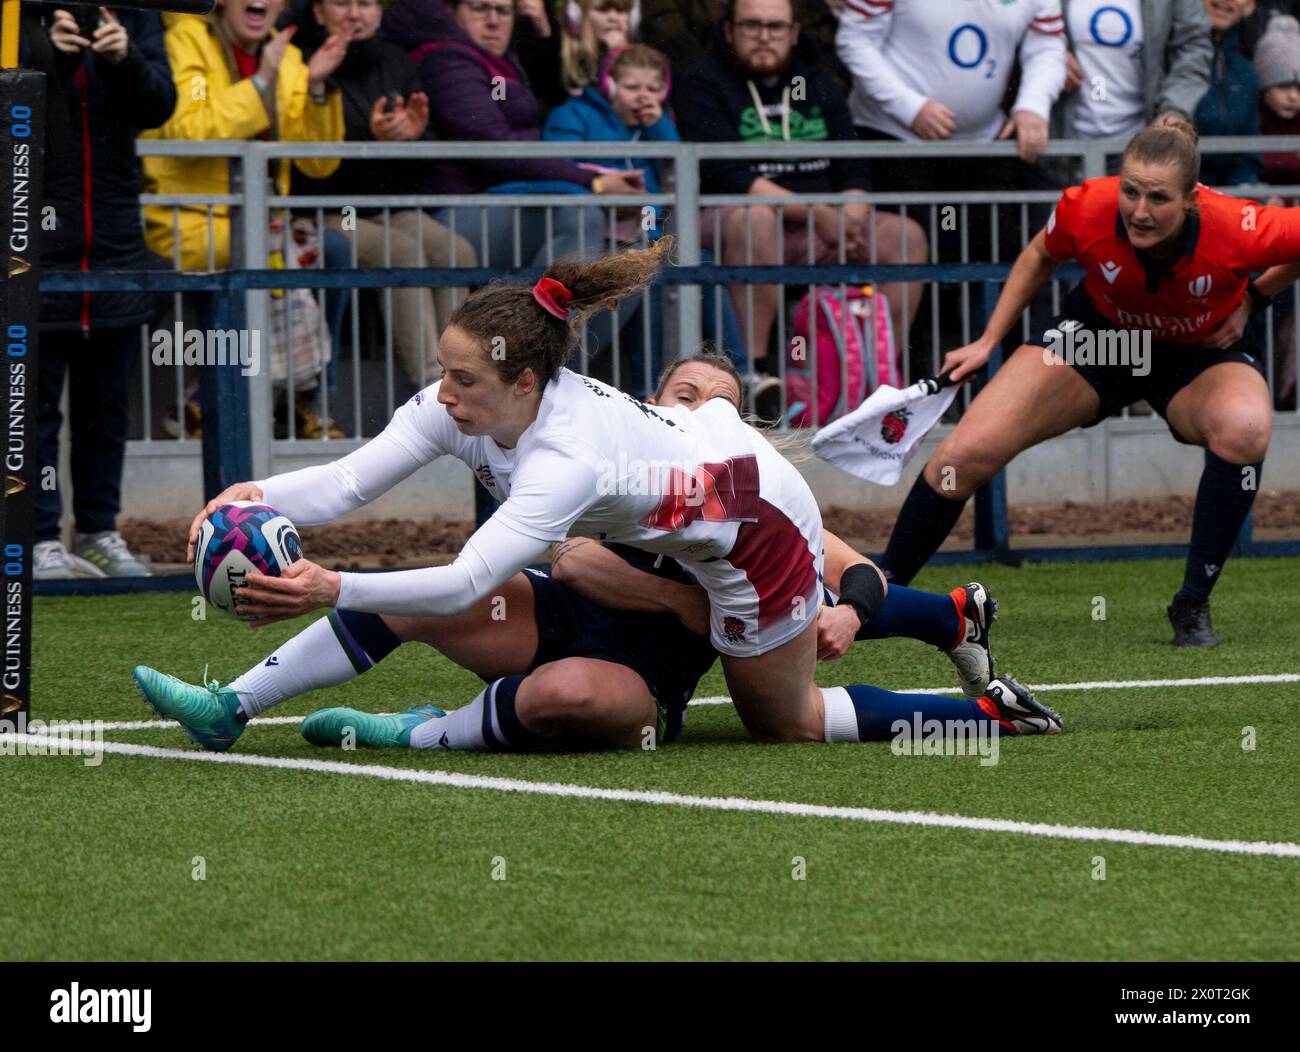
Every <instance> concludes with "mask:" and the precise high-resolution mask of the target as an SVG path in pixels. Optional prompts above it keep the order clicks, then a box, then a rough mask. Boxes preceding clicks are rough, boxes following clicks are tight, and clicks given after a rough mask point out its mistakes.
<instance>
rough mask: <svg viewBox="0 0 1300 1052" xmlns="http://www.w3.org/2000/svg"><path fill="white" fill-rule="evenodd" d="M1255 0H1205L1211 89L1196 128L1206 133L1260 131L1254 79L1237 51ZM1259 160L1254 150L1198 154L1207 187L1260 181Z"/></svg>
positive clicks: (1199, 110) (1200, 106)
mask: <svg viewBox="0 0 1300 1052" xmlns="http://www.w3.org/2000/svg"><path fill="white" fill-rule="evenodd" d="M1253 4H1254V0H1205V14H1206V16H1207V17H1208V18H1209V20H1210V41H1211V43H1212V44H1213V45H1214V58H1213V60H1212V61H1211V63H1210V87H1209V90H1208V91H1207V92H1206V93H1205V95H1204V96H1203V97H1202V98H1201V101H1200V102H1199V103H1198V104H1197V106H1196V114H1195V122H1196V130H1197V131H1198V132H1199V133H1200V134H1201V135H1202V136H1203V137H1204V136H1207V135H1258V134H1259V78H1258V77H1256V76H1255V67H1254V66H1252V65H1251V62H1250V59H1248V58H1247V57H1246V56H1245V55H1243V54H1242V53H1241V51H1240V45H1241V21H1242V18H1243V17H1244V16H1245V14H1246V12H1247V10H1248V9H1249V8H1250V7H1251V6H1252V5H1253ZM1262 166H1263V161H1262V160H1261V159H1260V156H1259V154H1257V153H1207V154H1205V155H1204V156H1203V157H1202V158H1201V182H1203V183H1204V184H1205V185H1206V186H1214V187H1228V186H1242V185H1246V184H1249V183H1258V182H1259V173H1260V169H1261V167H1262Z"/></svg>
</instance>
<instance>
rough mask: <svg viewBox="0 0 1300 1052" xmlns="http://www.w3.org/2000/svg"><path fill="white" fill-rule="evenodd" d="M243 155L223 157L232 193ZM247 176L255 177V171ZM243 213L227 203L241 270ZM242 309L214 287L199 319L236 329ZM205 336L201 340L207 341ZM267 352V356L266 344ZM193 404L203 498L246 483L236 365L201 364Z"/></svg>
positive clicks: (249, 460)
mask: <svg viewBox="0 0 1300 1052" xmlns="http://www.w3.org/2000/svg"><path fill="white" fill-rule="evenodd" d="M247 156H248V155H247V154H245V155H244V157H243V158H241V159H238V160H237V159H235V158H231V160H230V162H229V163H230V172H231V175H230V186H231V192H232V193H238V192H239V190H238V189H237V187H240V186H242V185H245V183H246V182H247V181H248V175H249V173H248V172H247V171H245V167H246V165H245V163H243V162H245V161H246V160H247ZM253 178H254V179H256V178H257V174H256V173H254V174H253ZM246 203H247V202H245V204H246ZM243 212H244V209H238V208H232V209H230V214H229V216H228V218H227V224H228V226H229V231H230V233H229V237H230V266H231V268H232V269H235V270H246V269H247V268H248V265H249V262H250V261H249V260H247V259H246V258H245V254H244V245H243V242H244V238H243V236H242V234H243V230H242V224H243ZM214 236H215V235H214ZM252 262H253V263H254V265H255V266H259V267H260V266H265V262H264V261H261V260H257V261H252ZM244 308H245V303H244V293H243V292H236V291H233V290H232V291H229V292H214V293H212V294H211V295H210V297H209V300H208V310H207V311H206V312H205V315H206V316H205V317H204V319H203V322H202V323H203V324H204V325H205V326H206V327H207V328H208V330H209V332H211V331H214V330H221V329H234V330H236V332H239V331H241V330H243V329H245V328H247V326H248V319H247V314H246V311H245V309H244ZM206 336H207V334H205V343H206V344H207V346H212V342H211V340H210V339H206ZM238 345H239V344H238V341H237V342H236V346H238ZM267 352H268V355H269V348H268V349H267ZM199 405H200V409H201V411H202V414H203V499H204V500H205V501H209V500H211V499H212V498H213V497H215V496H216V495H217V494H218V493H220V492H221V491H222V490H223V489H225V488H226V487H227V486H230V485H232V484H234V483H236V482H247V481H248V480H249V479H251V478H252V477H253V446H252V439H251V427H250V424H251V414H250V411H249V410H250V405H249V390H248V377H246V376H244V374H243V370H242V369H232V368H230V367H229V366H223V365H215V364H209V365H205V366H202V367H201V368H200V369H199Z"/></svg>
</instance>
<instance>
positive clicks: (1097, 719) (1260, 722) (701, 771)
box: [0, 560, 1300, 960]
mask: <svg viewBox="0 0 1300 1052" xmlns="http://www.w3.org/2000/svg"><path fill="white" fill-rule="evenodd" d="M972 575H976V576H978V577H979V578H980V579H981V580H983V581H984V582H985V583H987V584H988V585H989V586H990V588H991V589H992V590H993V592H994V594H995V595H997V596H998V597H999V598H1000V600H1001V603H1002V610H1003V617H1002V619H1001V620H1000V621H999V623H998V625H997V627H996V628H995V633H994V644H995V653H996V654H997V657H998V662H999V668H1000V669H1001V670H1004V671H1010V672H1012V673H1014V674H1015V675H1016V676H1017V677H1018V678H1019V679H1021V681H1022V682H1028V683H1074V682H1089V681H1113V680H1131V679H1166V678H1199V677H1205V676H1241V675H1252V674H1275V673H1294V672H1297V671H1300V661H1298V660H1297V655H1296V648H1297V643H1298V642H1300V636H1298V635H1297V632H1296V630H1295V623H1296V609H1295V600H1294V596H1295V595H1296V594H1298V593H1300V562H1297V561H1296V560H1240V561H1237V562H1234V563H1233V564H1232V566H1231V568H1230V571H1229V572H1228V574H1227V575H1226V576H1225V580H1224V582H1223V584H1222V585H1221V586H1220V588H1219V589H1218V591H1217V592H1216V595H1215V600H1214V617H1215V624H1216V628H1217V630H1218V632H1219V635H1220V637H1221V638H1222V640H1223V646H1221V647H1219V648H1218V649H1216V650H1213V651H1185V650H1176V649H1175V648H1173V647H1172V646H1170V645H1169V636H1170V630H1169V627H1168V623H1167V621H1166V620H1165V617H1164V605H1165V604H1166V603H1167V602H1168V597H1169V596H1170V595H1171V594H1172V593H1173V591H1174V590H1175V588H1176V587H1177V584H1178V580H1179V577H1180V575H1181V567H1180V566H1179V565H1178V564H1176V563H1174V562H1171V561H1160V562H1146V563H1113V564H1075V565H1063V564H1053V565H1030V566H1026V567H1023V568H1021V569H1018V570H1012V569H1007V568H1003V567H980V568H978V569H977V570H976V569H973V568H962V569H957V570H931V571H927V572H926V573H925V575H924V576H923V577H922V578H921V579H920V580H919V581H918V582H917V586H918V587H923V588H933V589H942V590H945V591H946V590H947V589H948V588H949V587H951V586H952V585H953V584H957V583H963V582H964V581H965V580H967V579H969V577H970V576H972ZM1097 597H1101V598H1103V599H1104V600H1105V612H1106V618H1105V620H1095V619H1094V616H1093V614H1094V610H1095V609H1097V608H1098V607H1097V604H1096V602H1095V600H1096V598H1097ZM191 609H192V607H191V604H190V597H189V596H187V595H180V594H177V595H150V596H136V597H120V598H104V599H42V600H40V601H38V603H37V630H36V631H37V634H36V648H35V658H34V659H35V666H36V675H35V687H34V699H35V700H34V708H35V715H37V716H39V717H41V718H44V719H70V718H79V719H102V720H108V721H120V720H142V719H149V718H151V717H152V714H151V713H150V712H149V711H148V710H147V709H146V708H145V707H144V706H143V705H142V704H141V703H140V701H139V698H138V695H137V694H136V692H135V689H134V687H133V685H132V683H131V679H130V668H131V666H132V665H134V664H137V663H146V664H151V665H153V666H155V667H157V668H161V669H162V670H164V671H167V672H172V673H175V674H177V675H181V676H182V677H184V678H188V679H191V680H197V679H198V677H199V675H200V673H201V671H202V668H203V665H204V664H205V663H206V664H208V665H209V672H210V675H212V676H214V677H216V678H219V679H220V680H221V681H222V682H225V681H227V680H229V679H232V678H234V676H235V675H237V674H238V673H240V672H242V671H243V670H244V669H245V668H246V667H248V665H250V664H252V663H253V661H254V660H256V659H257V658H258V657H259V656H261V655H264V654H265V653H267V652H269V651H270V650H272V649H273V648H274V647H275V646H276V645H278V643H280V642H281V641H282V640H283V639H285V638H287V637H288V636H289V635H290V634H292V632H293V631H294V630H295V628H297V627H300V626H296V625H295V626H290V627H285V626H274V627H272V628H268V629H263V630H259V631H256V632H251V633H250V630H249V629H248V628H247V627H245V626H243V625H239V624H236V623H235V622H233V621H226V620H223V619H219V618H216V617H215V616H214V617H212V618H209V620H207V621H194V620H192V619H191V615H190V611H191ZM819 681H820V682H822V683H823V684H825V685H832V684H848V683H875V684H878V685H880V686H885V687H890V688H912V687H940V686H944V685H946V684H949V683H951V682H952V681H953V679H952V672H951V666H950V665H949V664H948V662H947V660H946V659H945V658H944V657H943V656H942V655H940V654H938V653H937V652H936V651H934V650H933V649H932V648H929V647H926V646H924V645H922V644H919V643H915V642H911V641H906V640H887V641H882V642H876V643H863V644H858V645H856V646H855V647H854V648H853V649H852V650H851V651H850V653H849V655H848V656H847V657H846V658H845V659H844V660H842V661H839V662H833V663H828V664H825V665H823V666H821V669H820V672H819ZM478 689H479V683H478V680H477V679H476V678H475V677H474V676H472V675H470V674H469V673H466V672H464V671H461V670H458V669H456V668H455V667H454V666H452V665H450V663H449V662H447V661H446V660H445V659H443V658H441V657H440V656H438V655H436V654H434V653H433V652H432V651H431V650H429V649H427V648H423V647H420V646H418V645H408V646H406V647H403V648H401V649H400V650H399V651H398V652H397V653H395V654H394V655H393V656H392V657H390V658H389V659H388V660H386V661H385V662H384V663H383V664H382V665H380V666H379V667H378V668H376V669H375V670H373V671H372V672H370V673H368V674H366V675H365V676H363V677H361V678H359V679H358V680H356V681H354V682H352V683H350V684H348V685H347V686H345V687H341V688H336V689H335V690H332V691H323V692H318V693H316V694H313V695H308V696H306V697H304V698H300V699H295V700H293V701H291V702H288V703H286V704H285V705H282V706H280V707H278V708H277V709H275V710H274V712H273V713H271V715H274V716H282V715H300V714H303V713H306V712H309V711H311V710H312V709H314V708H318V707H321V706H324V705H332V704H347V705H353V706H355V707H358V708H362V709H367V710H371V711H394V710H395V709H399V708H403V707H406V706H407V705H409V704H413V703H416V702H423V701H434V702H436V703H438V704H441V705H444V706H446V707H455V706H458V705H461V704H464V703H465V702H467V701H468V700H470V698H472V697H473V695H474V694H475V693H476V692H477V690H478ZM723 693H725V686H724V684H723V682H722V678H721V675H720V674H719V672H718V670H717V669H716V668H715V670H714V671H713V672H711V673H710V674H709V676H708V677H707V678H706V679H705V681H704V682H703V683H702V684H701V686H700V690H699V692H698V694H699V695H700V696H709V695H719V694H723ZM1041 697H1042V699H1043V700H1044V701H1046V702H1047V703H1048V704H1050V705H1052V706H1053V707H1054V708H1057V709H1058V710H1059V711H1060V712H1061V713H1062V714H1063V716H1064V717H1065V720H1066V726H1067V729H1068V733H1067V734H1065V735H1062V736H1059V737H1056V738H1028V739H1019V740H1009V739H1003V741H1002V743H1001V751H1000V757H999V763H998V764H997V765H996V766H981V765H980V764H979V762H978V759H977V758H975V757H943V756H938V757H935V756H931V757H926V756H896V755H894V754H893V753H892V752H891V750H890V747H889V744H888V743H872V744H865V745H854V744H845V745H833V746H831V745H819V744H809V745H798V746H759V745H755V744H753V743H751V742H750V741H749V740H748V739H747V737H746V735H745V733H744V730H743V728H742V727H741V725H740V722H739V720H738V719H737V718H736V715H735V712H734V710H733V709H732V708H731V707H730V706H728V705H707V706H697V707H693V708H692V710H691V712H690V716H689V720H688V722H687V726H686V730H685V731H684V732H683V735H682V737H681V738H680V739H679V741H677V742H675V743H673V744H671V745H667V746H662V747H661V748H659V749H657V750H655V751H652V752H643V751H640V750H635V751H628V752H617V753H615V752H608V753H583V754H571V755H549V756H521V755H507V754H469V753H446V752H436V753H423V752H419V753H416V752H399V751H396V750H385V751H365V750H360V751H356V752H340V751H337V750H329V751H325V750H319V749H315V748H313V747H312V746H310V745H308V744H307V743H306V742H305V741H303V739H302V738H301V737H300V736H299V735H298V732H297V727H296V726H294V725H271V726H256V725H254V726H253V727H251V728H250V729H249V730H248V731H247V732H246V733H245V735H244V736H243V737H242V738H241V739H240V741H239V743H238V745H237V747H236V754H237V755H247V756H267V757H291V758H311V759H322V758H323V759H329V760H334V761H342V762H346V763H350V764H358V765H364V764H379V765H383V766H385V767H390V768H407V769H416V770H423V771H448V772H461V773H464V774H468V775H478V776H489V777H502V778H512V779H521V780H526V781H531V782H554V783H567V784H571V785H580V786H593V787H602V788H611V789H636V790H658V791H663V792H666V793H673V794H680V795H690V796H729V797H746V798H751V799H757V800H771V801H791V802H801V803H811V804H826V805H841V806H847V807H856V808H879V809H885V810H891V811H933V812H938V813H941V814H955V815H964V816H968V817H981V818H1002V819H1015V820H1020V821H1031V822H1044V823H1058V824H1063V825H1071V826H1088V827H1108V828H1120V829H1130V830H1143V831H1147V832H1154V833H1164V834H1176V835H1185V836H1200V837H1207V838H1212V839H1218V840H1247V841H1283V842H1289V843H1296V842H1300V776H1298V759H1300V731H1298V730H1297V727H1296V723H1297V720H1296V717H1297V715H1298V714H1300V704H1298V700H1300V684H1297V683H1282V684H1240V685H1233V686H1208V685H1198V686H1173V687H1155V688H1153V687H1147V688H1139V689H1119V690H1104V689H1074V690H1069V691H1057V692H1051V693H1044V694H1042V695H1041ZM1246 728H1251V730H1249V731H1247V730H1246ZM1247 735H1250V736H1253V738H1254V742H1255V748H1254V749H1252V750H1245V749H1243V748H1242V742H1243V738H1244V737H1245V736H1247ZM106 737H107V738H108V739H109V740H110V741H115V742H128V743H136V744H146V745H151V746H159V747H164V748H168V749H183V750H187V751H189V750H192V746H190V744H189V741H188V739H187V738H186V737H185V736H184V734H183V733H182V732H181V731H179V730H178V729H173V728H166V729H161V730H158V729H154V730H130V731H128V730H120V731H112V732H109V733H108V734H107V735H106ZM0 791H2V792H3V793H4V794H5V798H6V799H7V800H9V801H11V815H12V816H13V817H14V818H15V819H18V820H19V821H18V822H17V824H16V826H15V825H11V829H10V831H9V835H7V836H6V837H5V838H4V839H3V841H0V872H3V873H4V875H5V877H6V881H7V883H8V885H9V886H10V887H14V886H17V885H21V887H22V888H23V894H22V895H10V896H6V897H5V898H4V901H3V904H2V905H0V932H3V935H0V956H3V957H5V958H20V959H69V958H100V959H141V958H143V959H151V958H163V959H209V958H212V959H250V958H251V959H315V958H343V959H354V958H360V959H388V958H433V959H480V958H482V959H537V958H545V959H554V958H559V959H606V958H672V959H677V958H683V959H717V958H723V959H735V958H746V959H748V958H798V959H802V958H810V959H831V958H870V959H877V958H883V959H918V958H919V959H979V960H993V959H1030V960H1040V959H1042V960H1059V959H1134V958H1137V959H1219V958H1223V959H1278V958H1285V959H1295V958H1297V957H1298V956H1300V920H1297V905H1298V904H1300V903H1298V901H1297V900H1298V899H1300V890H1298V889H1300V859H1296V858H1273V857H1250V856H1242V855H1232V854H1223V853H1215V852H1205V851H1194V850H1188V849H1183V848H1170V847H1159V846H1150V845H1132V844H1119V843H1111V842H1102V841H1097V840H1063V839H1051V838H1045V837H1036V836H1027V835H1024V834H1017V833H1009V832H986V831H976V830H963V829H948V828H922V827H918V826H915V825H896V824H881V823H868V822H860V821H849V820H845V819H836V818H824V817H808V816H802V815H771V814H738V813H732V812H721V811H716V810H706V809H701V808H693V807H686V806H676V805H674V806H663V805H651V804H645V803H630V802H623V801H608V800H593V799H579V798H573V797H557V796H541V795H533V794H523V793H515V792H503V791H500V790H499V789H493V788H480V787H475V788H462V787H450V786H444V785H429V784H421V783H405V782H395V781H389V780H381V779H378V778H372V777H359V776H358V777H345V776H342V775H338V774H328V773H318V772H312V771H303V770H284V769H269V768H254V767H248V766H235V765H219V764H216V763H200V762H185V761H178V760H175V759H167V758H157V757H135V756H123V755H117V754H109V755H106V756H105V757H104V758H103V763H102V764H101V765H100V766H98V767H88V766H85V765H84V764H83V763H82V761H81V760H80V759H79V758H76V757H34V756H30V757H16V756H8V757H0ZM800 859H801V860H803V862H802V865H803V869H804V875H805V879H802V880H796V879H792V876H793V874H794V873H795V870H796V868H797V866H798V860H800ZM196 860H201V861H196ZM1103 865H1104V869H1105V879H1104V880H1099V879H1094V877H1095V876H1096V875H1097V874H1098V873H1099V872H1100V869H1101V867H1102V866H1103ZM196 867H201V868H202V869H203V874H202V875H203V877H204V879H202V880H196V879H194V875H195V871H196ZM494 876H495V877H498V878H500V877H504V879H494Z"/></svg>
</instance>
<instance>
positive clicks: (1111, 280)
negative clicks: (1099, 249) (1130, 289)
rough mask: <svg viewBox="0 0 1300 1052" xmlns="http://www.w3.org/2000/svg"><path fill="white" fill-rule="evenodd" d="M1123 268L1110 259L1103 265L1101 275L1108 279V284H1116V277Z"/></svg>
mask: <svg viewBox="0 0 1300 1052" xmlns="http://www.w3.org/2000/svg"><path fill="white" fill-rule="evenodd" d="M1123 269H1124V268H1123V267H1121V266H1119V265H1118V264H1117V263H1115V262H1114V261H1113V260H1109V259H1108V260H1106V262H1105V263H1103V264H1102V265H1101V276H1102V277H1103V278H1105V279H1106V283H1107V284H1108V285H1114V284H1115V279H1116V278H1117V277H1119V272H1120V271H1121V270H1123Z"/></svg>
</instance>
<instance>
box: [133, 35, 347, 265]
mask: <svg viewBox="0 0 1300 1052" xmlns="http://www.w3.org/2000/svg"><path fill="white" fill-rule="evenodd" d="M163 17H164V20H165V22H166V24H167V32H166V38H165V39H166V44H167V57H168V58H169V59H170V60H171V66H172V77H173V79H174V80H175V82H176V97H177V103H176V112H175V113H173V114H172V116H171V119H170V120H169V121H167V123H166V124H164V125H163V126H162V127H161V128H155V129H152V130H150V131H147V132H143V133H141V135H140V138H142V139H188V140H191V141H213V140H227V141H240V140H248V139H254V138H257V137H258V136H259V135H260V134H261V133H262V132H264V131H267V130H268V129H270V131H271V138H273V139H277V140H280V141H285V142H287V141H296V142H341V141H342V140H343V105H342V101H341V99H340V96H339V93H338V92H337V91H332V92H330V93H329V95H328V96H327V97H326V101H325V103H324V105H317V104H316V103H314V102H312V101H311V98H310V97H309V96H308V94H307V64H306V63H305V62H304V61H303V58H302V52H301V51H299V50H298V48H296V47H294V45H293V44H290V45H289V46H288V47H287V48H286V49H285V52H284V58H283V59H282V60H281V62H280V70H279V73H278V75H277V77H276V82H275V109H276V113H277V114H278V120H277V121H276V122H275V126H274V127H273V126H272V118H271V115H270V114H268V113H267V109H266V106H265V105H263V103H262V97H261V95H260V94H259V93H258V90H257V87H256V85H254V83H253V80H252V78H251V77H245V78H243V79H242V80H237V79H235V76H234V75H233V74H232V69H231V62H232V60H231V59H229V58H228V57H227V56H228V52H227V51H226V45H225V44H224V43H223V41H222V39H221V36H220V35H219V34H218V31H217V27H216V25H215V22H214V21H212V20H211V19H210V18H201V17H199V16H197V15H175V14H173V15H164V16H163ZM211 18H215V15H214V16H211ZM143 162H144V192H145V193H148V194H205V195H206V194H211V195H218V194H228V193H230V164H231V162H230V160H229V159H228V158H225V157H145V158H143ZM293 163H294V164H296V165H297V166H298V168H299V169H300V170H301V171H302V172H303V173H304V174H306V175H309V176H312V177H313V178H316V179H321V178H324V177H325V176H328V175H331V174H332V173H333V172H334V170H335V169H336V168H338V166H339V161H338V158H335V157H330V158H301V159H299V160H296V161H294V162H293ZM276 186H277V187H278V189H279V192H280V193H281V194H287V193H288V192H289V162H288V161H281V162H279V170H278V172H277V173H276ZM174 221H175V220H174V213H173V211H172V209H171V208H170V207H165V206H159V205H151V206H149V207H147V208H146V209H145V239H146V241H147V242H148V244H149V247H150V248H151V249H153V250H154V251H155V252H157V253H159V254H160V255H162V256H164V257H166V258H167V259H169V260H170V259H173V258H174V255H173V241H174V233H175V228H174V226H173V223H174ZM179 227H180V239H181V253H180V260H181V266H182V268H183V269H185V270H207V269H208V268H209V266H210V264H209V255H208V209H207V208H205V207H202V206H197V207H196V206H189V207H182V208H181V209H180V216H179ZM212 234H213V238H214V241H215V249H214V252H213V258H212V264H211V265H215V267H216V268H217V269H218V270H221V269H224V268H226V267H228V266H229V265H230V220H229V209H228V208H226V207H225V206H224V205H221V206H217V207H216V208H214V209H213V214H212ZM247 262H248V265H249V266H253V267H260V266H265V265H266V261H265V260H248V261H247Z"/></svg>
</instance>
